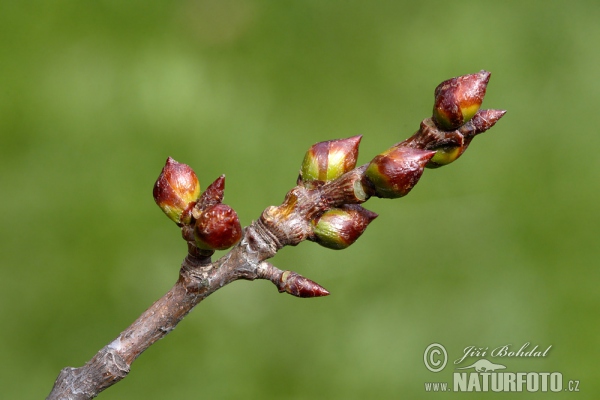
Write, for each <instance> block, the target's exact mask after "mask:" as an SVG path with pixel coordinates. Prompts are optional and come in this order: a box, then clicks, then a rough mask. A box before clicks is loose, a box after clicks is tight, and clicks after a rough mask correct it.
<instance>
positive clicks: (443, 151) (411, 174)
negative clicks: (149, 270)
mask: <svg viewBox="0 0 600 400" xmlns="http://www.w3.org/2000/svg"><path fill="white" fill-rule="evenodd" d="M488 80H489V73H488V72H485V71H481V72H480V73H478V74H473V75H466V76H462V77H458V78H453V79H451V80H448V81H446V82H443V83H442V84H440V85H439V86H438V88H437V89H436V103H435V106H434V114H433V117H432V118H429V119H426V120H424V121H423V122H422V123H421V127H420V129H419V130H418V131H417V132H416V133H415V134H414V135H413V136H412V137H410V138H409V139H407V140H405V141H403V142H400V143H398V144H396V145H394V146H392V147H391V148H390V149H388V150H386V151H384V152H383V153H381V154H380V155H378V156H376V157H375V158H374V159H373V160H372V161H371V162H370V163H368V164H365V165H362V166H360V167H357V168H355V164H356V158H357V155H358V145H359V143H360V140H361V137H358V136H357V137H353V138H349V139H343V140H333V141H327V142H322V143H317V144H315V145H314V146H313V147H311V149H310V150H309V151H308V152H307V153H306V156H305V159H304V162H303V164H302V169H301V171H300V176H299V177H298V181H297V185H296V186H295V187H294V188H293V189H291V190H290V191H289V192H288V193H287V195H286V197H285V200H284V202H283V203H282V204H281V205H279V206H271V207H268V208H266V209H265V210H264V211H263V213H262V215H261V216H260V218H259V219H258V220H256V221H254V222H252V224H250V225H249V226H248V227H246V228H245V229H244V230H243V232H242V230H241V228H240V227H239V221H238V219H237V214H235V211H233V210H232V209H231V208H229V206H226V205H224V204H222V200H223V190H224V185H225V178H224V176H221V177H219V178H218V179H217V180H216V181H215V182H214V183H213V184H211V185H210V186H209V187H208V188H207V189H206V191H205V192H204V193H202V195H200V189H199V185H198V181H197V178H196V175H195V174H194V172H193V171H192V170H191V168H189V167H188V166H187V165H185V164H179V163H177V162H176V161H174V160H172V159H171V158H169V159H168V160H167V164H166V165H165V168H164V169H163V171H162V173H161V175H160V176H159V180H158V181H157V183H156V186H155V190H154V196H155V200H156V201H157V203H158V204H159V206H160V207H161V208H162V209H163V211H164V212H165V213H166V214H167V216H169V218H171V219H172V220H173V221H174V222H176V223H177V225H178V226H179V227H180V228H181V231H182V236H183V238H184V240H186V241H187V243H188V255H187V257H186V258H185V260H184V262H183V263H182V266H181V269H180V272H179V279H178V280H177V282H176V283H175V285H174V286H173V287H172V288H171V290H169V291H168V292H167V293H166V294H165V295H164V296H163V297H161V298H160V299H159V300H157V301H156V302H155V303H154V304H153V305H152V306H151V307H150V308H148V309H147V310H146V311H145V312H144V313H143V314H142V315H140V317H139V318H138V319H137V320H136V321H135V322H134V323H133V324H131V326H129V327H128V328H127V329H126V330H124V331H123V332H121V334H120V335H119V336H118V337H117V338H116V339H115V340H113V341H112V342H111V343H109V344H108V345H106V346H105V347H104V348H102V349H101V350H100V351H99V352H98V353H97V354H96V355H95V356H94V357H93V358H92V359H91V360H90V361H89V362H88V363H87V364H85V365H84V366H82V367H80V368H70V367H68V368H65V369H63V370H62V371H61V373H60V375H59V376H58V378H57V379H56V382H55V384H54V387H53V389H52V392H51V393H50V395H49V396H48V397H47V399H49V400H55V399H77V400H79V399H81V400H83V399H92V398H94V397H96V396H97V395H98V394H99V393H100V392H102V391H103V390H104V389H106V388H108V387H110V386H112V385H114V384H115V383H117V382H119V381H120V380H121V379H123V378H124V377H126V376H127V374H128V373H129V370H130V367H131V364H132V363H133V361H134V360H135V359H136V358H137V357H138V356H139V355H140V354H141V353H142V352H143V351H144V350H146V349H147V348H148V347H150V346H151V345H152V344H153V343H154V342H156V341H157V340H159V339H161V338H163V337H164V336H166V335H167V334H168V333H169V332H171V331H172V330H173V329H175V327H176V326H177V324H178V323H179V322H180V321H181V320H182V319H183V318H184V317H185V316H186V315H187V314H188V313H189V312H190V311H191V310H192V309H193V308H194V307H195V306H196V305H197V304H198V303H200V302H201V301H202V300H204V299H205V298H206V297H208V296H209V295H211V294H212V293H214V292H215V291H217V290H219V289H220V288H222V287H223V286H225V285H227V284H229V283H231V282H233V281H235V280H237V279H246V280H254V279H267V280H270V281H271V282H273V284H274V285H275V286H276V287H277V289H278V290H279V291H280V292H286V293H289V294H291V295H294V296H297V297H320V296H326V295H328V294H329V292H328V291H327V290H326V289H324V288H323V287H321V286H320V285H318V284H317V283H315V282H313V281H311V280H310V279H307V278H305V277H303V276H301V275H300V274H298V273H296V272H292V271H282V270H280V269H278V268H277V267H275V266H273V265H272V264H270V263H268V262H267V261H266V260H268V259H269V258H271V257H273V256H274V255H275V254H276V253H277V251H279V250H280V249H281V248H283V247H284V246H288V245H289V246H295V245H297V244H299V243H300V242H302V241H304V240H311V241H314V242H317V243H319V244H321V245H323V246H325V247H329V248H334V249H342V248H345V247H348V246H349V245H351V244H352V243H353V242H354V241H355V240H356V239H357V238H358V237H359V236H360V235H361V234H362V233H363V232H364V230H365V229H366V227H367V226H368V224H369V223H370V222H371V221H372V220H373V219H374V218H375V217H376V216H377V214H375V213H373V212H371V211H368V210H366V209H364V208H363V207H362V206H360V204H361V203H364V202H365V201H367V200H368V199H369V198H370V197H371V196H377V197H383V198H396V197H401V196H404V195H406V194H407V193H408V192H409V191H410V190H411V189H412V187H414V185H415V184H416V183H417V182H418V180H419V178H420V177H421V174H422V173H423V169H424V168H425V167H430V168H437V167H440V166H443V165H447V164H449V163H451V162H453V161H455V160H456V159H457V158H458V157H460V155H462V154H463V153H464V151H465V150H466V148H467V147H468V146H469V144H470V143H471V140H472V139H473V138H474V137H475V135H477V134H479V133H481V132H484V131H486V130H487V129H489V128H491V127H492V126H493V125H494V124H495V123H496V122H497V121H498V120H499V119H500V118H501V117H502V116H503V115H504V113H505V112H504V111H500V110H478V109H479V105H480V104H481V102H482V101H483V96H484V94H485V89H486V87H487V82H488ZM235 243H237V244H235ZM233 244H235V245H234V246H233V248H231V250H230V251H229V252H228V253H227V254H226V255H224V256H223V257H221V258H220V259H219V260H217V261H214V262H213V261H212V260H211V256H212V254H213V253H214V250H215V249H224V248H228V247H230V246H231V245H233Z"/></svg>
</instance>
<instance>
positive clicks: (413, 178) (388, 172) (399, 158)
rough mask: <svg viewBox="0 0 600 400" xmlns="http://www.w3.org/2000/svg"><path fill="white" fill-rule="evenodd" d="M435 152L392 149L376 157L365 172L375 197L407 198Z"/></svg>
mask: <svg viewBox="0 0 600 400" xmlns="http://www.w3.org/2000/svg"><path fill="white" fill-rule="evenodd" d="M434 154H435V151H428V150H421V149H414V148H411V147H392V148H390V149H388V150H386V151H385V152H383V153H381V154H379V155H378V156H376V157H375V158H374V159H373V160H372V161H371V163H370V164H369V166H368V167H367V170H366V171H365V178H366V180H367V183H368V184H370V185H371V186H372V188H373V190H374V192H375V196H377V197H381V198H385V199H394V198H397V197H402V196H406V195H407V194H408V192H410V191H411V189H412V188H413V187H414V186H415V185H416V184H417V182H418V181H419V178H421V175H422V174H423V169H424V168H425V165H426V164H427V162H428V161H429V160H430V159H431V158H432V157H433V156H434Z"/></svg>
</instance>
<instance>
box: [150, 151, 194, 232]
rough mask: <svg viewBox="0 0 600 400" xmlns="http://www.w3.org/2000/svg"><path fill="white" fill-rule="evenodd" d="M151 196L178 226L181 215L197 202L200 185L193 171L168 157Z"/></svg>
mask: <svg viewBox="0 0 600 400" xmlns="http://www.w3.org/2000/svg"><path fill="white" fill-rule="evenodd" d="M153 195H154V201H156V204H158V206H159V207H160V208H161V209H162V210H163V211H164V213H165V214H166V215H167V217H169V218H171V220H173V221H174V222H175V223H176V224H180V223H181V222H182V221H181V215H182V213H183V212H184V211H185V210H186V209H188V207H193V205H194V203H195V201H196V200H198V196H199V195H200V183H199V182H198V177H197V176H196V174H195V173H194V170H192V169H191V168H190V167H189V166H188V165H186V164H181V163H178V162H177V161H175V160H173V159H172V158H171V157H169V158H167V162H166V164H165V166H164V167H163V169H162V172H161V173H160V175H159V176H158V179H157V180H156V183H155V184H154V190H153Z"/></svg>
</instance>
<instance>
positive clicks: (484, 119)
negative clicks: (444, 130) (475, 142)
mask: <svg viewBox="0 0 600 400" xmlns="http://www.w3.org/2000/svg"><path fill="white" fill-rule="evenodd" d="M504 114H506V110H480V111H478V112H477V114H475V116H474V117H473V119H472V120H470V121H469V122H468V123H466V124H465V125H463V126H461V127H460V129H459V130H458V131H459V132H460V133H461V134H463V135H464V136H465V138H467V139H472V138H473V137H475V136H476V135H479V134H480V133H483V132H485V131H487V130H488V129H490V128H491V127H492V126H494V125H496V122H498V121H499V120H500V118H502V117H503V116H504Z"/></svg>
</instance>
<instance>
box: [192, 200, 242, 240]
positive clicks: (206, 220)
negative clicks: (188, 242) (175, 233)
mask: <svg viewBox="0 0 600 400" xmlns="http://www.w3.org/2000/svg"><path fill="white" fill-rule="evenodd" d="M194 238H195V241H196V246H198V248H200V249H203V250H225V249H228V248H230V247H231V246H233V245H234V244H236V243H237V242H239V240H240V239H241V238H242V226H241V225H240V221H239V219H238V216H237V214H236V212H235V211H234V210H233V208H231V207H229V206H228V205H226V204H215V205H213V206H211V207H208V208H207V209H206V210H204V211H203V212H202V214H200V216H199V218H198V219H197V220H196V226H195V228H194Z"/></svg>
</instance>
